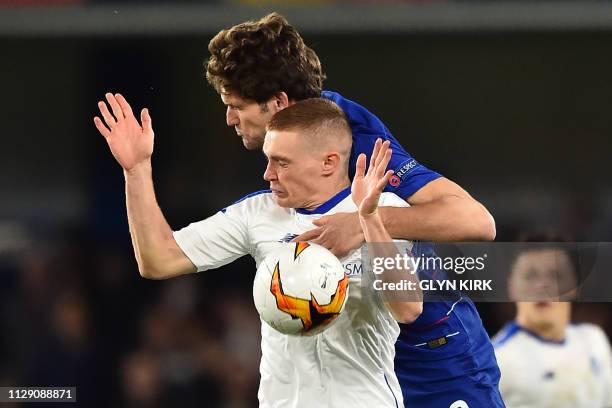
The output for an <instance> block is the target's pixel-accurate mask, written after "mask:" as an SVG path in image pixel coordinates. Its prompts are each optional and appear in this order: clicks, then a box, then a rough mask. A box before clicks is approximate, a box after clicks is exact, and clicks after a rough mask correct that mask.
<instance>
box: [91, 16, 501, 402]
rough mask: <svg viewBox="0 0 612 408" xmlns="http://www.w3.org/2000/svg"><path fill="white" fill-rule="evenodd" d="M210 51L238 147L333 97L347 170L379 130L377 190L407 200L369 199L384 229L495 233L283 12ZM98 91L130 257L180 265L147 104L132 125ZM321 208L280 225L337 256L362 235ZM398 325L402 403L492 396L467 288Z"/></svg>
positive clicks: (344, 215) (354, 224)
mask: <svg viewBox="0 0 612 408" xmlns="http://www.w3.org/2000/svg"><path fill="white" fill-rule="evenodd" d="M210 50H211V58H210V60H209V62H208V64H207V66H206V67H207V68H206V69H207V78H208V80H209V81H210V83H211V84H212V85H213V87H214V88H215V89H216V90H217V92H219V94H220V96H221V100H222V101H223V103H224V104H225V105H226V106H227V111H226V122H227V125H228V126H230V127H232V128H234V129H235V131H236V133H237V134H238V136H239V137H241V138H242V141H243V144H244V145H245V147H246V148H247V149H250V150H256V149H261V148H262V146H263V141H264V136H265V134H266V125H267V124H268V122H269V121H270V119H271V118H272V116H273V115H274V114H275V113H276V112H278V111H280V110H282V109H285V108H287V107H288V106H289V105H292V104H294V103H296V102H298V101H300V100H302V99H304V98H308V97H310V96H320V97H322V98H325V99H329V100H332V101H333V102H335V103H336V104H337V105H338V106H340V108H341V109H342V110H343V111H344V113H345V115H346V116H347V118H348V122H349V125H350V127H351V133H352V137H353V141H352V149H351V153H350V158H349V176H350V178H351V179H352V178H353V177H354V175H355V174H356V167H357V166H356V163H357V158H358V157H359V156H360V154H362V153H363V154H365V155H366V156H367V157H368V160H369V158H370V156H371V152H372V151H373V150H374V145H375V142H376V140H377V139H378V138H381V139H382V140H383V141H388V143H389V147H390V149H392V151H393V154H392V157H391V159H390V161H389V165H388V169H390V170H393V171H394V174H393V176H391V178H390V180H389V182H388V184H387V185H386V186H385V191H386V192H392V193H395V194H396V195H398V196H399V197H401V199H403V200H405V201H406V202H407V203H408V204H410V207H403V208H400V207H391V206H383V207H380V208H378V213H379V214H380V218H381V220H382V222H383V224H384V227H385V229H386V230H387V231H388V233H389V234H390V235H391V237H393V238H396V239H406V240H415V241H471V240H492V239H494V237H495V222H494V220H493V217H491V214H489V212H488V211H487V209H486V208H485V207H484V206H483V205H482V204H480V203H479V202H478V201H476V200H475V199H474V198H472V197H471V196H470V195H469V194H468V193H467V192H466V191H465V190H464V189H463V188H461V187H460V186H459V185H457V184H456V183H454V182H452V181H450V180H449V179H447V178H445V177H442V176H441V175H440V174H438V173H436V172H434V171H432V170H430V169H428V168H427V167H425V166H424V165H422V164H421V163H419V162H417V161H416V160H415V159H414V158H413V157H411V156H410V155H409V154H408V153H407V152H406V151H405V150H404V148H403V147H402V146H401V145H400V144H399V142H398V141H397V140H396V139H395V138H394V137H393V136H392V134H391V132H390V131H389V129H388V128H387V127H386V126H385V125H384V123H383V122H382V121H381V120H380V119H378V118H377V117H376V116H374V115H373V114H372V113H371V112H369V111H368V110H367V109H365V108H364V107H363V106H361V105H359V104H357V103H355V102H353V101H350V100H348V99H346V98H344V97H343V96H342V95H340V94H338V93H336V92H330V91H321V83H322V82H323V80H324V79H325V76H324V75H323V71H322V69H321V64H320V62H319V59H318V57H317V56H316V54H315V52H314V51H313V50H312V49H310V48H308V47H307V46H306V45H305V43H304V40H303V39H302V37H301V36H300V34H299V33H298V32H297V30H296V29H295V28H294V27H292V26H291V25H290V24H289V23H288V22H287V20H286V19H285V18H284V17H282V16H280V15H278V14H276V13H273V14H270V15H267V16H265V17H263V18H262V19H261V20H259V21H251V22H246V23H242V24H238V25H236V26H234V27H231V28H228V29H227V30H223V31H221V32H220V33H219V34H217V36H215V38H213V39H212V41H211V43H210ZM106 99H107V101H108V103H109V104H110V106H111V108H112V111H113V114H111V113H110V111H109V110H108V107H107V106H106V104H105V103H104V102H100V104H99V106H100V110H101V113H102V116H103V117H104V121H105V122H106V126H105V125H104V124H103V123H102V120H100V119H99V118H96V119H95V123H96V127H97V128H98V130H99V131H100V133H102V135H104V136H105V137H106V138H107V140H108V141H109V146H110V148H111V151H112V152H113V154H114V155H115V157H121V160H119V159H118V160H119V161H120V163H121V164H122V166H123V168H124V170H125V171H124V173H125V177H126V190H127V198H128V218H129V222H130V232H131V233H132V239H133V241H134V247H135V249H137V250H138V251H139V257H140V258H139V264H141V265H144V267H145V268H149V269H150V270H151V271H152V272H153V273H154V274H156V273H160V274H162V275H163V276H172V275H173V274H178V273H181V272H182V271H183V269H182V268H184V267H185V265H186V264H187V265H189V260H188V259H186V257H185V255H184V254H183V253H182V251H181V250H180V249H179V248H178V246H177V244H176V242H175V240H174V238H173V236H172V230H171V229H170V227H169V226H168V224H167V222H166V220H165V219H164V217H163V214H162V213H161V211H160V209H159V207H158V206H157V202H156V201H155V193H154V191H153V182H152V179H151V154H152V152H153V142H152V141H153V129H152V126H151V118H150V116H149V114H148V111H146V110H143V112H142V113H141V120H142V127H141V126H140V124H139V123H138V121H137V120H136V119H135V118H134V116H133V114H132V113H131V109H130V108H129V105H128V104H127V101H125V99H124V98H123V97H122V96H120V95H119V94H116V95H113V94H110V93H109V94H107V95H106ZM126 112H127V113H126ZM107 126H108V127H107ZM109 128H110V129H109ZM283 165H284V166H286V167H284V169H285V170H286V171H290V172H293V171H295V167H292V166H294V164H292V163H283ZM324 209H325V208H316V209H312V210H309V211H310V212H311V214H318V215H320V218H317V219H314V221H312V224H313V225H314V227H315V228H314V229H312V230H310V231H307V232H305V233H302V231H298V230H289V231H286V235H285V236H286V237H291V236H295V235H298V234H299V235H298V236H297V237H296V238H295V239H296V240H300V241H311V242H314V243H317V244H320V245H323V246H325V247H327V248H328V249H330V250H331V251H332V252H333V253H334V254H336V255H337V256H339V257H342V256H344V255H346V254H347V253H349V252H350V251H352V250H353V249H355V248H359V247H360V246H361V245H362V244H363V242H364V239H365V237H364V232H363V229H362V227H361V225H360V223H359V216H358V214H357V212H355V211H353V212H340V213H331V212H329V213H327V212H326V211H324ZM289 239H290V238H289ZM427 246H428V244H426V243H422V242H421V243H419V245H418V246H417V249H418V250H419V254H420V253H421V252H420V251H426V250H427V251H429V250H430V248H427ZM429 247H430V245H429ZM355 272H356V273H361V271H355ZM401 327H402V331H401V333H400V337H399V340H398V342H397V344H396V359H395V369H396V373H397V376H398V378H399V380H400V382H401V384H402V391H403V394H404V400H405V402H406V405H408V406H440V407H448V406H451V405H453V406H454V407H461V408H465V406H469V407H484V406H486V407H503V402H501V397H500V396H499V390H498V382H499V369H498V367H497V363H496V362H495V357H494V353H493V347H492V346H491V343H490V341H489V338H488V335H487V333H486V332H485V330H484V328H483V327H482V322H481V321H480V318H479V316H478V313H477V311H476V309H475V306H474V304H473V303H472V302H471V301H470V300H469V299H467V298H465V297H461V296H460V294H457V297H456V299H452V300H448V301H440V302H425V303H424V307H423V313H422V314H421V315H420V316H419V318H418V319H417V320H416V321H415V322H414V323H412V324H407V325H402V326H401ZM430 340H437V341H438V342H437V343H436V344H443V346H441V347H439V348H436V349H432V350H430V349H428V348H427V347H421V346H420V345H421V344H425V345H426V344H431V343H430ZM427 361H430V362H435V364H434V363H427ZM466 366H469V367H471V368H470V370H471V371H470V375H469V376H466V375H465V369H463V367H466ZM432 384H443V387H435V386H432ZM457 404H460V405H457ZM461 404H465V405H461Z"/></svg>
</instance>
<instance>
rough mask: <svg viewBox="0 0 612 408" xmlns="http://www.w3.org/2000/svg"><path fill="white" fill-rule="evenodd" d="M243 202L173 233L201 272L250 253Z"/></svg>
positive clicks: (179, 244)
mask: <svg viewBox="0 0 612 408" xmlns="http://www.w3.org/2000/svg"><path fill="white" fill-rule="evenodd" d="M243 203H244V202H241V203H235V204H233V205H231V206H229V207H227V208H224V209H223V210H221V211H219V212H218V213H216V214H215V215H213V216H212V217H209V218H206V219H205V220H202V221H199V222H195V223H192V224H190V225H188V226H187V227H185V228H183V229H181V230H179V231H175V232H174V233H173V234H174V239H175V240H176V242H177V244H178V246H179V247H180V248H181V250H182V251H183V252H184V253H185V255H186V256H187V258H189V259H190V260H191V262H193V264H194V265H195V266H196V268H197V270H198V272H202V271H205V270H208V269H214V268H219V267H221V266H223V265H226V264H228V263H230V262H232V261H234V260H236V259H238V258H240V257H241V256H243V255H246V254H248V253H250V245H249V234H248V228H247V216H246V213H245V208H244V207H245V205H244V204H243Z"/></svg>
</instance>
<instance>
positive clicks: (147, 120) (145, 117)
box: [140, 108, 153, 132]
mask: <svg viewBox="0 0 612 408" xmlns="http://www.w3.org/2000/svg"><path fill="white" fill-rule="evenodd" d="M140 122H141V123H142V128H143V129H145V130H147V131H150V132H153V124H152V123H151V116H150V115H149V110H148V109H147V108H144V109H143V110H142V111H140Z"/></svg>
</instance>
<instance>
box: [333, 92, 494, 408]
mask: <svg viewBox="0 0 612 408" xmlns="http://www.w3.org/2000/svg"><path fill="white" fill-rule="evenodd" d="M321 96H322V97H324V98H327V99H330V100H332V101H334V102H335V103H336V104H338V105H339V106H340V107H341V108H342V109H343V110H344V113H345V114H346V116H347V118H348V121H349V124H350V126H351V130H352V132H353V149H352V152H351V161H350V164H349V175H350V176H351V178H352V177H353V175H354V174H355V162H356V160H357V157H358V156H359V154H361V153H365V154H366V155H367V157H368V158H369V157H370V155H371V153H372V149H373V147H374V142H375V141H376V139H377V138H382V139H383V140H390V141H391V148H392V149H393V156H392V157H391V161H390V163H389V166H388V168H389V169H392V170H394V178H393V179H392V180H391V182H390V183H389V184H388V185H387V187H386V188H385V191H389V192H393V193H395V194H397V195H398V196H400V197H402V198H404V199H406V198H408V197H410V196H411V195H412V194H414V193H415V192H416V191H417V190H419V189H420V188H421V187H423V186H424V185H426V184H427V183H429V182H430V181H433V180H435V179H437V178H439V177H441V176H440V174H438V173H436V172H434V171H431V170H429V169H427V168H426V167H425V166H423V165H422V164H420V163H418V162H417V161H416V160H415V159H414V158H412V157H411V156H410V155H409V154H408V153H407V152H406V151H405V150H404V148H403V147H402V146H401V145H400V144H399V143H398V141H397V140H396V139H395V138H394V137H393V136H392V135H391V132H389V130H388V129H387V127H386V126H385V125H384V124H383V123H382V121H381V120H380V119H378V118H377V117H376V116H374V115H373V114H372V113H370V112H369V111H368V110H367V109H365V108H364V107H363V106H361V105H358V104H357V103H355V102H352V101H350V100H348V99H345V98H344V97H342V96H341V95H340V94H338V93H336V92H330V91H323V92H322V94H321ZM413 255H414V256H420V255H429V256H432V255H434V253H433V245H431V244H430V243H426V242H415V245H414V247H413ZM418 273H419V277H420V278H421V279H439V278H443V277H444V276H443V274H444V272H442V271H436V270H420V271H419V272H418ZM435 295H436V298H435V299H434V294H432V293H428V292H425V293H424V294H423V296H424V302H423V312H422V313H421V315H420V316H419V318H418V319H417V320H416V321H414V322H413V323H411V324H400V329H401V332H400V335H399V338H398V340H397V343H396V345H395V350H396V356H395V372H396V374H397V377H398V379H399V381H400V385H401V387H402V393H403V396H404V403H405V405H406V406H407V407H410V406H413V407H436V408H438V407H442V408H446V407H452V408H468V407H487V408H495V407H504V403H503V402H502V399H501V396H500V393H499V388H498V387H499V379H500V371H499V368H498V366H497V361H496V359H495V354H494V351H493V346H492V345H491V342H490V340H489V336H488V334H487V333H486V331H485V329H484V327H483V325H482V321H481V320H480V316H479V315H478V312H477V311H476V307H475V306H474V303H473V302H472V301H471V300H470V299H469V298H468V297H466V296H464V295H462V294H461V293H460V292H455V293H445V294H443V296H442V299H440V296H438V295H440V293H439V292H438V293H436V294H435Z"/></svg>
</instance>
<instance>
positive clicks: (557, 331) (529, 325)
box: [516, 316, 566, 341]
mask: <svg viewBox="0 0 612 408" xmlns="http://www.w3.org/2000/svg"><path fill="white" fill-rule="evenodd" d="M516 322H517V323H518V325H519V326H521V327H524V328H525V329H527V330H529V331H531V332H533V333H535V334H537V335H538V336H539V337H541V338H543V339H545V340H551V341H563V340H565V326H566V325H565V324H563V323H562V322H550V323H536V322H531V321H529V320H527V319H525V318H524V317H523V316H517V318H516Z"/></svg>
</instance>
